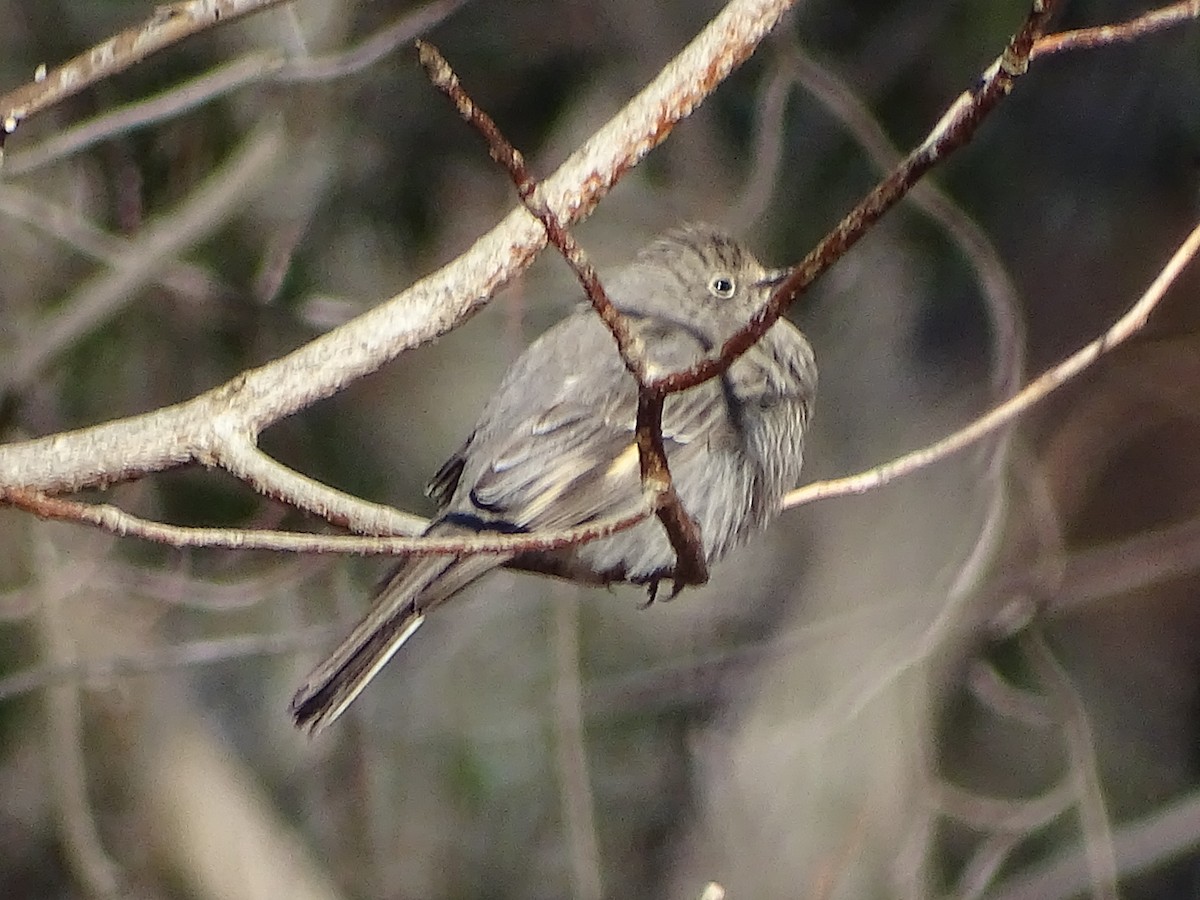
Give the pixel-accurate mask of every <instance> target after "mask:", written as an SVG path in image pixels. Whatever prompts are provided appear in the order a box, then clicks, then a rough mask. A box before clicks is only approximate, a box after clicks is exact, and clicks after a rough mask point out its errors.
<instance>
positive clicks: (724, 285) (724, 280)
mask: <svg viewBox="0 0 1200 900" xmlns="http://www.w3.org/2000/svg"><path fill="white" fill-rule="evenodd" d="M736 290H737V285H736V284H735V283H734V280H733V278H732V277H731V276H729V275H714V276H713V277H712V280H711V281H709V282H708V292H709V293H710V294H712V295H713V296H714V297H719V298H720V299H722V300H728V299H729V298H730V297H732V296H733V292H734V291H736Z"/></svg>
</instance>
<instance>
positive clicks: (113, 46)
mask: <svg viewBox="0 0 1200 900" xmlns="http://www.w3.org/2000/svg"><path fill="white" fill-rule="evenodd" d="M282 2H284V0H203V2H195V0H193V2H180V3H168V4H163V5H161V6H158V7H156V8H155V10H154V13H153V14H152V15H151V16H150V18H149V19H147V20H146V21H145V22H143V23H141V24H140V25H135V26H134V27H132V28H127V29H125V30H124V31H122V32H121V33H119V34H116V35H114V36H113V37H111V38H109V39H108V40H107V41H104V43H102V44H97V45H96V46H95V47H92V48H91V49H90V50H87V51H85V52H83V53H80V54H79V55H78V56H76V57H75V58H74V59H69V60H67V61H66V62H65V63H63V64H62V65H60V66H55V67H54V68H53V69H51V70H50V71H49V72H47V71H45V69H44V68H43V69H39V71H38V74H37V76H36V77H35V78H34V80H33V81H31V82H29V83H28V84H25V85H23V86H21V87H19V88H17V89H16V90H15V91H10V92H9V93H8V94H5V95H4V96H3V97H0V151H2V150H3V147H4V140H5V138H7V137H8V135H10V134H12V133H13V132H14V131H16V130H17V127H18V126H19V125H20V124H21V122H23V121H24V120H25V119H27V118H29V117H30V116H32V115H34V114H35V113H39V112H41V111H42V110H44V109H46V108H47V107H50V106H53V105H54V104H55V103H59V102H60V101H62V100H65V99H66V98H67V97H71V96H73V95H74V94H78V93H79V92H80V91H82V90H84V89H85V88H88V87H91V86H92V85H93V84H95V83H97V82H98V81H102V80H104V79H105V78H108V77H109V76H111V75H115V74H117V73H118V72H123V71H125V70H126V69H128V68H129V67H130V66H132V65H134V64H136V63H139V62H141V61H142V60H143V59H145V58H146V57H147V56H150V55H151V54H153V53H157V52H158V51H159V50H162V49H164V48H166V47H169V46H171V45H172V44H176V43H178V42H179V41H182V40H183V39H184V38H187V37H191V36H192V35H193V34H196V33H197V32H200V31H205V30H207V29H209V28H212V27H214V26H216V25H219V24H222V23H225V22H232V21H233V20H234V19H239V18H241V17H242V16H247V15H250V14H251V13H256V12H261V11H262V10H264V9H269V8H271V7H272V6H278V5H279V4H280V3H282ZM0 159H2V157H0Z"/></svg>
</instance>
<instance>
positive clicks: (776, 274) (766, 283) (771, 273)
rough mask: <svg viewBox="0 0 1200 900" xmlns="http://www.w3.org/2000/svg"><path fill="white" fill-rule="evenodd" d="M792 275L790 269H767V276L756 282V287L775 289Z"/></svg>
mask: <svg viewBox="0 0 1200 900" xmlns="http://www.w3.org/2000/svg"><path fill="white" fill-rule="evenodd" d="M791 274H792V270H791V269H790V268H787V269H768V270H767V274H766V275H764V276H763V277H762V278H760V279H759V280H758V283H757V286H758V287H769V288H775V287H779V285H781V284H783V282H784V279H786V278H787V277H788V276H789V275H791Z"/></svg>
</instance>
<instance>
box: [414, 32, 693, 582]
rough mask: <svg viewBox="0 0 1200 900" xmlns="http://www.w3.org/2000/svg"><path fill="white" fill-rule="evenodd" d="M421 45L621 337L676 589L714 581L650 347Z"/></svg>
mask: <svg viewBox="0 0 1200 900" xmlns="http://www.w3.org/2000/svg"><path fill="white" fill-rule="evenodd" d="M417 52H418V54H419V56H420V59H421V65H423V66H424V67H425V71H426V72H427V73H428V74H429V80H430V81H432V82H433V84H434V86H435V87H437V88H438V90H440V91H441V92H442V93H444V94H445V95H446V96H447V97H449V98H450V101H451V102H452V103H453V104H454V107H455V109H457V110H458V113H459V115H461V116H462V117H463V119H464V120H466V122H467V123H468V124H470V125H472V126H473V127H474V128H475V129H476V130H477V131H479V133H480V134H482V135H483V138H484V140H485V141H487V145H488V151H489V153H490V154H491V156H492V159H494V160H496V162H498V163H500V165H502V166H504V168H505V170H506V171H507V172H508V174H509V177H510V178H512V181H513V184H515V185H516V188H517V194H518V195H519V196H520V198H521V202H522V203H524V204H525V208H526V209H528V210H529V212H530V213H531V214H533V215H534V216H535V217H536V218H537V219H538V221H539V222H541V223H542V227H544V228H545V229H546V235H547V237H549V239H550V243H552V244H553V245H554V246H555V248H556V249H557V250H558V251H559V252H560V253H561V254H562V257H563V259H565V260H566V261H567V265H569V266H570V267H571V271H573V272H574V273H575V277H576V278H577V279H579V283H580V284H581V285H582V286H583V289H584V291H585V292H586V293H587V297H588V300H590V301H591V304H592V308H593V309H595V310H596V314H597V315H598V316H599V317H600V319H601V321H603V322H604V324H605V325H606V326H607V327H608V330H609V332H610V333H611V334H612V336H613V340H615V341H616V344H617V351H618V352H619V353H620V355H621V360H622V362H624V363H625V368H626V369H628V370H629V373H630V374H631V375H632V376H633V378H634V380H635V381H637V385H638V405H637V422H636V435H637V448H638V461H639V465H640V468H641V478H642V485H643V486H644V488H645V489H646V490H647V492H648V493H650V495H651V496H653V497H654V498H655V512H656V513H657V515H658V518H659V521H661V522H662V524H663V528H664V529H665V530H666V532H667V537H668V538H669V540H670V542H671V547H672V549H673V550H674V551H675V560H676V562H675V573H674V581H675V591H676V592H678V591H679V590H680V589H681V588H682V587H683V586H684V585H697V584H704V583H705V582H706V581H708V564H707V562H706V561H705V559H704V544H703V542H702V541H701V536H700V528H699V526H698V525H697V524H696V522H695V521H694V520H693V519H692V517H691V516H690V515H689V514H688V512H687V510H686V509H684V508H683V503H682V502H681V501H680V500H679V495H678V494H677V493H676V491H675V486H674V484H673V482H672V480H671V469H670V465H669V464H668V462H667V454H666V450H665V449H664V447H663V437H662V414H663V405H664V401H665V397H666V395H665V393H664V392H660V391H655V390H653V389H651V388H650V387H649V386H648V382H649V380H650V377H649V374H648V372H647V369H646V361H645V358H644V356H643V354H644V348H643V347H642V346H641V344H640V341H638V339H637V338H636V337H635V336H634V335H633V334H632V333H631V332H630V330H629V325H628V323H627V322H626V320H625V316H624V315H622V314H621V312H620V311H619V310H618V309H617V308H616V307H615V306H613V303H612V301H611V300H610V299H609V298H608V294H607V293H605V291H604V286H603V285H602V284H601V283H600V278H599V276H598V275H597V274H596V268H595V266H593V265H592V263H591V260H590V259H588V256H587V254H586V253H585V252H584V249H583V247H581V246H580V244H579V242H578V241H576V240H575V237H574V236H573V235H572V234H571V233H570V232H569V231H568V230H567V229H566V227H565V226H564V225H563V223H562V222H561V221H560V220H559V218H558V216H556V215H555V214H554V212H553V210H551V209H550V207H549V206H547V205H546V203H545V201H544V200H543V199H542V198H541V196H540V194H539V191H538V182H537V179H536V178H534V176H533V173H531V172H530V171H529V167H528V166H526V165H525V158H524V156H522V154H521V152H520V151H519V150H517V148H516V147H514V146H513V145H512V143H511V142H510V141H509V140H508V138H506V137H505V136H504V133H503V132H502V131H501V130H500V127H499V126H498V125H497V124H496V123H495V121H494V120H493V119H492V117H491V116H489V115H488V114H487V113H486V112H484V111H483V110H482V109H480V108H479V106H478V104H476V103H475V102H474V101H473V100H472V99H471V98H470V96H469V95H468V94H467V92H466V91H465V90H464V89H463V87H462V84H461V83H460V82H459V80H458V76H457V75H455V74H454V71H453V70H452V69H451V68H450V64H449V63H448V62H446V59H445V58H444V57H443V56H442V54H441V53H440V52H438V49H437V48H436V47H434V46H433V45H432V44H429V43H427V42H426V41H417Z"/></svg>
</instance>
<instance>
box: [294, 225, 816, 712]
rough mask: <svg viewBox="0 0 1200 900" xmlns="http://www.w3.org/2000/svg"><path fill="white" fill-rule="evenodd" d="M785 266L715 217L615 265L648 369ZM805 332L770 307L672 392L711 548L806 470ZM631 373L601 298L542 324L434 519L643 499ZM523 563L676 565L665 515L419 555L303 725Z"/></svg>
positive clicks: (459, 460)
mask: <svg viewBox="0 0 1200 900" xmlns="http://www.w3.org/2000/svg"><path fill="white" fill-rule="evenodd" d="M786 275H787V270H767V269H765V268H764V267H763V266H762V265H761V264H760V263H759V262H758V261H757V260H756V259H755V258H754V256H753V255H751V254H750V253H749V251H747V250H746V249H745V248H743V247H742V246H741V245H740V244H739V243H737V242H736V241H734V240H733V239H732V238H730V237H728V236H727V235H725V234H723V233H722V232H720V231H718V230H716V229H714V228H712V227H710V226H707V225H690V226H685V227H682V228H678V229H675V230H673V231H669V232H667V233H666V234H664V235H662V236H661V237H659V238H657V239H656V240H654V241H653V242H652V243H650V244H649V245H648V246H647V247H645V248H644V249H642V250H641V251H640V252H639V253H638V254H637V256H636V257H635V258H634V260H633V262H631V263H630V264H628V265H627V266H625V267H624V268H622V269H619V270H617V271H616V272H614V273H613V274H612V276H611V278H609V279H606V281H605V287H606V293H607V294H608V296H609V297H610V299H611V301H612V303H613V305H614V306H615V307H616V309H617V310H619V311H620V312H621V313H622V314H623V315H624V317H625V320H626V326H627V328H628V332H629V334H630V336H631V337H632V338H633V339H634V341H635V343H637V344H638V345H639V346H640V348H641V349H640V352H641V355H642V357H643V360H644V362H645V370H646V372H647V373H648V375H650V376H651V377H659V376H662V375H666V374H669V373H671V372H676V371H681V370H684V369H687V368H688V367H690V366H692V365H693V364H694V363H696V362H697V361H699V360H700V359H703V358H705V357H708V356H711V355H712V354H713V353H716V352H718V351H719V350H720V348H721V346H722V345H723V343H724V342H725V340H726V339H728V338H729V337H730V336H731V335H733V334H734V333H736V332H737V331H739V330H740V329H741V328H742V327H744V326H745V325H746V323H747V322H748V321H749V320H750V318H751V316H752V315H753V314H754V313H755V312H756V311H757V310H758V309H759V308H760V307H761V306H762V305H763V304H764V303H765V302H766V301H767V299H768V298H769V297H770V295H771V292H772V290H773V289H774V288H775V286H776V285H778V284H779V283H780V281H782V279H783V278H784V276H786ZM816 385H817V369H816V364H815V362H814V360H813V352H812V347H811V346H810V345H809V343H808V340H807V339H806V338H805V337H804V335H803V334H802V333H801V332H800V331H799V329H797V328H796V327H795V326H793V325H792V324H791V323H790V322H787V321H786V320H784V319H780V320H779V321H777V322H776V323H775V324H774V325H773V326H772V327H771V328H770V329H768V331H767V332H766V334H764V335H763V336H762V338H761V339H760V340H759V341H758V342H757V343H756V344H755V345H754V346H753V347H751V348H750V349H749V350H747V351H746V352H745V353H744V354H742V355H741V356H740V357H738V358H737V359H736V360H735V361H734V362H733V364H732V365H731V366H729V368H728V369H727V370H726V371H725V372H724V373H723V374H722V375H719V376H717V377H715V378H712V379H710V380H708V381H705V382H703V383H701V384H699V385H697V386H695V387H693V388H689V389H688V390H685V391H682V392H680V393H676V394H671V395H669V396H668V397H667V398H666V401H665V405H664V407H663V414H662V436H663V448H664V451H665V455H666V459H667V462H668V464H669V467H670V471H671V475H672V480H673V485H674V488H675V491H676V494H677V496H678V498H679V500H680V502H681V503H682V506H683V509H684V510H685V511H686V513H687V514H688V515H689V516H690V517H691V519H692V521H693V522H694V523H695V524H696V525H697V526H698V527H699V541H700V544H701V549H702V551H703V556H704V559H705V561H706V562H707V563H712V562H714V561H716V560H718V559H719V558H720V557H721V556H723V555H724V554H725V553H726V552H727V551H729V550H730V549H732V548H734V547H736V546H738V545H739V544H742V543H743V542H744V541H745V540H746V539H747V538H749V537H750V536H751V535H753V534H755V533H757V532H758V531H760V530H761V529H763V528H764V527H765V526H766V525H767V524H768V523H769V522H770V521H771V520H772V519H774V518H775V517H776V515H778V513H779V508H780V501H781V499H782V497H783V495H784V493H785V492H786V491H788V490H789V489H791V488H792V487H794V486H795V483H796V480H797V478H798V477H799V475H800V464H801V459H802V456H803V448H804V435H805V431H806V429H807V427H808V422H809V417H810V414H811V412H812V404H813V399H814V396H815V393H816ZM637 407H638V384H637V381H636V380H635V379H634V377H633V376H632V375H631V374H630V373H629V371H628V370H627V369H626V367H625V364H624V363H623V361H622V360H621V357H620V355H619V354H618V351H617V347H616V343H615V341H614V340H613V337H612V334H610V332H609V331H608V329H607V328H606V326H605V325H604V324H603V323H602V322H601V320H600V318H599V317H598V316H597V315H596V313H595V312H594V311H593V310H592V309H591V308H590V307H584V308H581V309H579V310H578V311H576V312H575V313H573V314H572V315H571V316H569V317H568V318H566V319H565V320H563V321H562V322H560V323H558V324H557V325H555V326H554V327H552V328H550V329H549V330H548V331H546V332H545V333H544V334H543V335H542V336H541V337H539V338H538V339H537V340H536V341H534V342H533V344H531V345H530V346H529V348H528V349H527V350H526V351H525V352H524V353H522V354H521V356H520V357H519V358H518V359H517V360H516V362H514V363H513V365H512V367H511V368H510V369H509V371H508V373H507V374H506V375H505V377H504V379H503V381H502V382H501V384H500V387H499V388H498V389H497V391H496V393H495V394H494V395H493V396H492V398H491V400H490V401H489V402H488V403H487V405H486V407H485V408H484V410H483V413H482V415H481V416H480V419H479V422H478V424H477V425H476V426H475V430H474V431H473V432H472V433H471V436H470V437H469V438H467V440H466V442H465V443H464V444H463V445H462V447H460V448H459V449H458V451H457V452H455V453H454V455H453V456H451V457H450V459H449V460H448V461H447V462H446V464H445V465H444V466H442V468H441V470H440V471H439V472H438V473H437V474H436V475H435V476H434V478H433V480H432V482H430V485H429V488H428V491H429V494H430V496H431V497H433V498H434V499H435V500H436V501H437V503H438V506H439V512H438V514H437V516H436V517H435V518H434V519H433V521H432V523H431V524H430V526H429V528H428V530H427V531H426V534H428V535H431V536H438V537H454V536H470V535H476V534H479V533H481V532H482V533H486V532H500V533H530V534H539V533H553V532H559V531H562V530H564V529H567V528H571V527H573V526H578V525H583V524H586V523H589V522H592V521H595V520H597V519H600V518H607V517H610V516H621V515H634V514H635V513H636V512H637V511H638V510H639V509H640V508H641V507H642V505H643V504H644V502H645V501H644V497H645V494H644V491H643V488H642V485H641V481H640V467H639V457H638V449H637V444H636V442H635V421H636V417H637ZM509 562H512V563H513V564H514V565H517V566H519V567H522V568H528V569H535V570H538V571H542V572H547V573H551V574H555V575H559V576H563V577H566V578H570V579H574V580H578V581H585V582H590V583H602V584H604V583H611V582H618V581H623V582H631V583H634V584H641V585H648V586H650V588H651V590H652V591H653V589H654V588H655V587H656V586H657V584H658V582H659V581H660V580H663V579H671V578H673V577H674V576H675V569H676V554H675V551H674V550H673V549H672V546H671V543H670V541H669V540H668V536H667V533H666V531H665V530H664V528H663V526H662V524H660V523H659V522H658V521H656V520H655V519H653V518H650V519H647V520H645V521H642V522H640V523H638V524H637V525H635V526H633V527H632V528H629V529H627V530H625V531H621V532H618V533H616V534H612V535H609V536H607V537H603V538H599V539H597V540H594V541H590V542H587V543H582V544H577V545H574V546H571V547H566V548H563V549H557V550H552V551H547V552H545V553H526V554H521V555H518V554H508V555H497V554H481V555H473V556H468V555H463V556H457V557H456V556H422V557H412V558H409V559H405V560H402V561H401V562H400V563H399V564H398V565H397V566H396V567H395V568H394V569H393V570H392V571H391V572H390V573H389V574H388V576H387V577H386V578H385V579H384V580H383V581H382V583H381V585H380V588H379V591H378V594H377V596H376V598H375V601H374V603H373V605H372V606H371V608H370V610H369V611H368V612H367V614H366V617H365V618H364V619H363V620H362V621H361V622H360V623H359V624H358V625H357V626H355V628H354V629H353V631H351V632H350V635H349V636H348V637H347V638H346V640H345V641H344V642H343V643H342V644H341V645H340V646H339V647H338V648H337V649H336V650H334V651H333V653H332V654H331V655H330V656H329V658H328V659H327V660H326V661H325V662H323V663H321V665H319V666H318V667H317V668H316V669H315V670H314V671H313V672H312V674H310V675H309V676H308V678H307V679H306V680H305V682H304V684H303V686H301V688H300V690H299V691H297V692H296V695H295V697H294V698H293V700H292V704H291V711H292V714H293V716H294V717H295V720H296V723H297V725H299V726H300V727H302V728H306V729H308V730H309V731H310V732H316V731H319V730H320V729H322V728H324V727H326V726H327V725H329V724H330V723H331V722H333V721H334V720H335V719H336V718H337V717H338V716H339V715H341V713H342V712H343V711H344V710H345V709H346V707H347V706H349V705H350V703H351V702H353V700H354V698H355V697H357V696H358V694H359V692H360V691H362V689H363V688H364V687H365V686H366V685H367V683H368V682H369V681H370V680H371V678H372V677H374V675H375V674H376V673H377V672H378V671H379V670H380V668H382V667H383V665H384V664H385V663H386V662H387V661H388V659H390V658H391V656H392V654H394V653H395V652H396V650H398V649H399V648H400V646H401V645H402V644H403V643H404V642H405V641H406V640H407V639H408V638H409V637H410V636H411V635H412V633H413V632H414V631H416V629H417V627H418V626H419V625H420V624H421V622H422V621H423V620H424V617H425V616H426V615H427V614H428V613H429V612H431V611H432V610H433V609H434V608H436V607H438V606H440V605H441V604H442V603H444V602H446V601H447V600H449V599H450V598H451V597H453V596H454V595H455V594H456V593H457V592H458V591H460V590H462V589H463V588H464V587H466V586H467V585H468V584H470V583H471V582H472V581H474V580H475V579H477V578H479V577H480V576H481V575H483V574H485V573H486V572H488V571H490V570H491V569H494V568H496V567H497V566H501V565H504V564H506V563H509Z"/></svg>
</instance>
